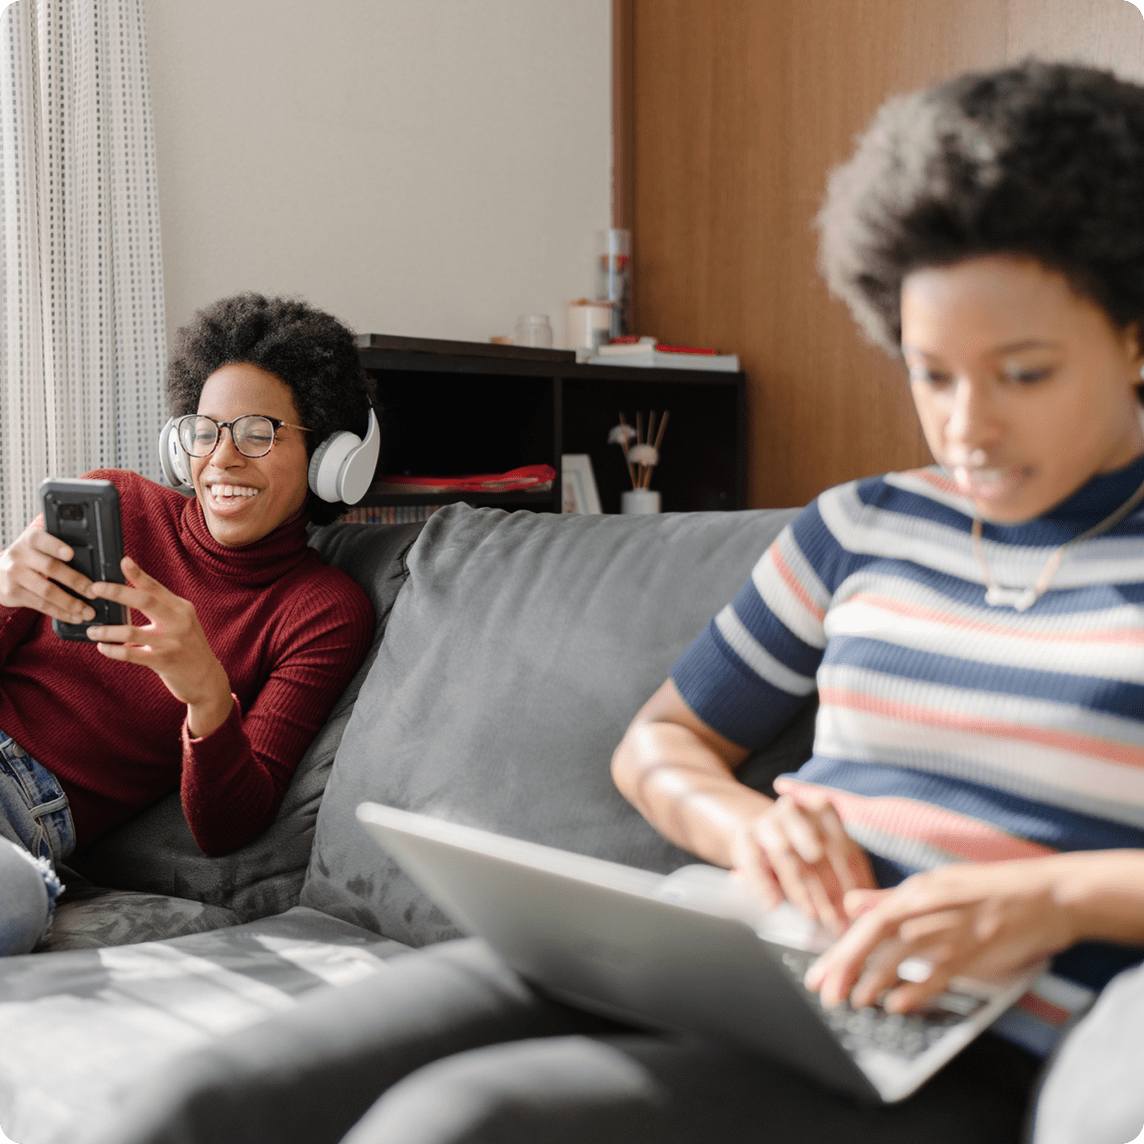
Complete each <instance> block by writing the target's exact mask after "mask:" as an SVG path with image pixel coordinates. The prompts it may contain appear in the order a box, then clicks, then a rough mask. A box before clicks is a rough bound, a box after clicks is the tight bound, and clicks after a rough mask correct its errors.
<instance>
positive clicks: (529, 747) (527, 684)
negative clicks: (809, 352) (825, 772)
mask: <svg viewBox="0 0 1144 1144" xmlns="http://www.w3.org/2000/svg"><path fill="white" fill-rule="evenodd" d="M792 515H793V512H792V511H777V510H772V511H756V512H743V513H693V514H676V515H671V514H669V515H663V516H649V517H620V516H556V515H547V514H541V515H533V514H531V513H514V514H508V513H505V512H502V511H500V510H494V509H477V510H473V509H469V508H467V507H466V506H464V505H455V506H450V507H448V508H445V509H442V510H441V511H440V512H438V513H437V514H436V515H435V516H434V517H432V518H431V520H430V521H429V522H428V524H427V525H426V527H425V530H424V531H423V532H422V534H421V536H420V537H419V538H418V540H417V542H416V544H414V546H413V547H412V548H411V549H410V551H409V554H408V564H409V579H408V580H407V581H406V584H405V587H404V588H403V589H402V592H401V594H400V596H399V597H398V599H397V602H396V603H395V605H394V608H393V611H392V613H391V615H390V621H389V627H388V630H387V632H386V638H385V641H384V642H383V644H382V646H381V649H380V651H379V653H378V657H377V661H376V663H375V664H374V667H373V670H372V671H371V672H370V675H369V678H368V679H367V680H366V682H365V684H364V686H363V687H362V690H361V693H360V695H359V697H358V702H357V704H356V706H355V708H354V712H353V715H352V716H351V718H350V721H349V725H348V726H347V728H346V731H345V734H344V736H343V738H342V744H341V747H340V748H339V751H338V755H337V758H336V761H335V763H334V769H333V773H332V775H331V777H330V782H329V784H328V786H327V788H326V795H325V798H324V799H323V802H322V806H321V810H320V812H319V815H318V826H317V835H316V838H315V846H314V854H313V858H312V860H311V864H310V869H309V872H308V874H307V880H306V884H305V886H304V887H303V890H302V897H301V901H302V903H303V904H304V905H307V906H312V907H314V908H316V909H320V910H324V911H327V912H329V913H331V914H333V915H334V916H335V917H339V918H343V919H345V920H346V921H351V922H354V923H355V924H358V925H360V926H363V927H366V928H370V929H374V930H376V931H378V932H379V933H383V934H385V935H386V936H387V937H392V938H395V939H396V940H398V941H402V942H405V943H407V944H410V945H422V944H425V943H426V942H429V941H436V940H440V939H442V938H444V937H447V936H452V935H453V934H455V933H456V931H455V929H454V928H453V927H452V926H451V925H450V924H449V922H448V921H447V920H446V919H445V918H444V917H443V916H442V915H441V914H440V913H439V912H438V911H437V910H436V909H434V908H433V907H432V906H431V905H430V904H429V903H428V902H427V901H426V899H425V898H424V897H423V896H422V895H421V893H420V892H419V891H418V890H417V889H416V888H415V887H414V886H413V885H412V883H411V882H410V881H409V880H408V879H407V878H406V877H405V876H404V875H403V874H402V873H401V872H400V871H399V870H398V869H397V868H396V866H395V865H394V864H393V863H392V862H391V861H390V860H389V859H388V858H387V857H386V856H385V855H384V854H382V853H381V852H380V851H379V850H377V849H375V848H374V847H373V846H372V845H371V844H370V843H369V842H368V841H366V838H365V835H364V832H363V830H362V828H361V826H360V824H359V823H358V822H357V820H356V819H355V817H354V809H355V808H356V807H357V805H358V803H360V802H362V801H363V800H373V801H377V802H381V803H385V804H387V805H390V806H397V807H402V808H405V809H408V810H414V811H422V812H425V813H428V814H431V815H435V816H437V817H440V818H445V819H451V820H453V821H458V822H465V823H469V824H472V825H475V826H480V827H484V828H486V829H491V830H496V831H498V832H500V833H504V834H509V835H514V836H516V837H520V838H527V839H531V840H534V841H539V842H544V843H548V844H550V845H554V846H559V847H564V848H567V849H570V850H577V851H581V852H584V853H588V854H594V855H597V856H599V857H602V858H609V859H612V860H614V861H618V862H624V863H628V864H631V865H636V866H642V867H645V868H648V869H654V870H662V871H667V870H670V869H674V868H675V867H676V866H678V865H681V864H682V863H683V862H685V861H689V860H693V859H689V857H688V856H687V855H685V854H683V852H682V851H679V850H677V849H676V848H675V847H673V846H671V845H670V844H669V843H667V842H666V841H664V840H663V839H662V838H661V837H660V836H659V835H658V834H656V832H655V831H654V830H652V828H651V827H650V826H648V825H647V823H645V822H644V820H643V819H642V818H641V817H640V816H639V815H638V814H637V813H636V812H635V810H633V809H632V808H631V807H630V806H629V805H628V803H627V802H625V801H624V799H623V798H622V797H621V795H620V794H619V793H618V792H617V791H616V790H615V788H614V786H613V784H612V780H611V777H610V773H609V764H610V760H611V753H612V750H613V748H614V747H615V745H616V743H617V742H618V741H619V739H620V736H621V735H622V733H623V731H624V728H625V727H626V726H627V724H628V722H629V721H630V719H631V717H632V716H633V715H634V714H635V712H636V710H637V709H638V708H639V707H640V706H641V704H642V703H643V702H644V700H646V699H647V697H648V696H649V695H650V694H651V693H652V692H653V691H654V690H655V689H656V687H658V686H659V684H660V683H661V682H662V681H663V680H664V678H665V677H666V675H667V673H668V671H669V669H670V667H671V665H672V663H673V662H674V660H675V658H676V657H677V656H678V655H679V653H680V652H681V651H682V650H683V648H684V647H686V645H687V644H688V643H689V641H690V640H691V639H692V637H693V636H694V635H695V634H696V632H698V631H699V630H700V629H701V628H702V627H703V625H704V624H705V623H706V622H707V621H708V620H709V619H710V618H711V616H712V615H714V614H715V612H716V611H718V609H719V608H720V607H721V606H722V605H723V604H724V603H726V601H727V600H729V599H730V598H731V597H732V596H733V595H734V593H735V592H736V591H737V590H738V588H739V587H740V585H741V584H742V582H743V581H744V579H745V578H746V577H747V575H748V574H749V573H750V570H751V568H752V566H753V565H754V563H755V561H756V559H757V558H758V556H759V555H760V553H761V552H762V551H763V550H764V549H765V548H766V547H767V545H768V544H769V543H770V541H771V540H772V539H773V538H774V536H775V535H776V534H777V533H778V531H779V530H780V528H781V527H782V526H783V525H784V524H785V523H786V522H787V521H788V520H789V519H790V518H791V516H792ZM811 720H812V715H811V713H806V714H805V715H804V716H803V718H801V719H800V720H798V721H797V723H796V725H795V726H793V727H792V728H791V729H789V731H788V734H787V735H786V736H785V737H784V739H783V740H782V742H780V743H779V744H777V745H776V746H775V748H773V749H772V750H771V751H768V752H767V753H766V755H765V757H762V758H760V759H758V760H754V761H753V762H752V763H751V764H750V765H749V766H748V770H747V772H746V773H747V774H748V775H749V776H750V777H751V778H752V781H754V782H756V783H758V784H765V783H768V782H769V781H770V778H772V777H773V775H774V774H776V773H778V772H780V771H782V770H787V769H793V768H795V767H797V766H798V765H799V764H800V763H801V762H802V761H803V760H804V759H805V758H807V757H808V755H809V753H810V740H811Z"/></svg>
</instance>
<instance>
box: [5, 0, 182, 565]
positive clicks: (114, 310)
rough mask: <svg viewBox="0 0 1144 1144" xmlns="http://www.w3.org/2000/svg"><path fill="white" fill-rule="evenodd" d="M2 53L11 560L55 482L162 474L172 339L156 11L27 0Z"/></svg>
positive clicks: (121, 2)
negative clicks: (157, 147)
mask: <svg viewBox="0 0 1144 1144" xmlns="http://www.w3.org/2000/svg"><path fill="white" fill-rule="evenodd" d="M0 53H2V54H0V547H4V546H5V545H6V544H9V543H11V541H12V540H14V539H15V538H16V536H18V535H19V533H20V532H21V531H22V530H23V528H24V526H25V524H26V523H27V522H28V521H30V520H31V519H32V518H33V517H34V516H35V514H36V513H37V512H38V511H39V503H38V496H37V487H38V485H39V483H40V481H41V480H42V479H43V478H44V477H46V476H57V477H76V476H80V475H81V474H82V473H84V472H86V471H88V470H89V469H95V468H125V469H134V470H136V471H137V472H141V473H144V474H145V475H148V476H152V477H155V476H157V470H158V455H157V449H156V441H157V436H158V432H159V429H160V427H161V425H162V420H163V415H162V410H163V395H162V376H163V368H164V361H165V357H166V329H165V324H164V312H163V276H162V262H161V255H160V249H159V210H158V188H157V181H156V175H155V152H154V140H153V134H152V125H151V105H150V96H149V92H148V82H147V57H146V36H145V25H144V12H143V0H16V3H14V4H11V5H9V6H8V7H7V8H4V9H3V10H2V11H0Z"/></svg>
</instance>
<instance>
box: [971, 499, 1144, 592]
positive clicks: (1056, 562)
mask: <svg viewBox="0 0 1144 1144" xmlns="http://www.w3.org/2000/svg"><path fill="white" fill-rule="evenodd" d="M1142 500H1144V484H1141V485H1140V487H1139V488H1138V489H1137V490H1136V491H1135V492H1134V493H1133V494H1132V495H1131V496H1130V497H1129V498H1128V499H1127V500H1126V501H1125V502H1124V503H1123V504H1122V505H1121V506H1120V507H1119V508H1118V509H1117V510H1116V511H1115V512H1114V513H1112V515H1111V516H1106V517H1105V518H1104V520H1102V521H1101V522H1100V523H1099V524H1097V525H1093V527H1092V528H1090V529H1089V530H1088V531H1087V532H1082V533H1081V534H1080V536H1074V537H1073V539H1072V540H1068V541H1066V542H1065V543H1064V544H1062V545H1061V546H1060V548H1058V549H1057V550H1056V551H1055V552H1054V553H1053V554H1052V556H1050V557H1049V559H1048V562H1047V563H1046V564H1045V566H1044V568H1042V569H1041V574H1040V575H1039V576H1038V577H1037V578H1036V580H1034V581H1033V583H1032V584H1030V585H1029V587H1028V588H1002V587H1001V585H1000V584H998V583H997V581H996V580H994V579H993V573H992V572H991V571H990V570H989V563H988V561H987V560H986V559H985V551H984V549H983V548H982V545H981V517H979V516H975V517H974V518H973V530H972V532H971V536H972V538H973V554H974V555H975V556H976V557H977V563H978V564H980V565H981V571H982V572H983V573H984V574H985V602H986V603H987V604H988V605H989V606H990V607H991V608H1006V607H1009V608H1013V609H1014V610H1015V611H1018V612H1027V611H1028V610H1029V609H1030V608H1031V607H1032V606H1033V605H1034V604H1035V603H1036V602H1037V601H1038V600H1039V599H1040V598H1041V597H1042V596H1043V595H1044V594H1045V593H1046V592H1047V591H1048V590H1049V584H1050V583H1051V581H1052V579H1053V576H1054V575H1055V574H1056V571H1057V569H1058V568H1059V567H1060V566H1061V561H1062V560H1063V559H1064V558H1065V553H1066V552H1067V551H1068V550H1069V549H1070V548H1072V546H1073V545H1074V544H1080V542H1081V541H1082V540H1091V539H1092V538H1093V537H1094V536H1099V535H1100V534H1101V533H1102V532H1107V531H1108V530H1109V529H1110V528H1112V527H1113V526H1114V525H1117V524H1119V523H1120V522H1121V521H1122V520H1123V519H1124V518H1125V517H1126V516H1127V515H1128V514H1129V513H1130V512H1131V511H1132V510H1133V509H1134V508H1135V507H1136V506H1137V505H1138V504H1139V503H1140V502H1141V501H1142Z"/></svg>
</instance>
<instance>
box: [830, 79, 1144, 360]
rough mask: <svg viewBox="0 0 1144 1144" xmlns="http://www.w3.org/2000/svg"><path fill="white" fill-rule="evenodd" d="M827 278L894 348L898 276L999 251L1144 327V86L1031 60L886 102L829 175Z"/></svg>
mask: <svg viewBox="0 0 1144 1144" xmlns="http://www.w3.org/2000/svg"><path fill="white" fill-rule="evenodd" d="M818 226H819V228H820V232H821V246H820V260H819V261H820V267H821V269H822V272H823V274H824V276H825V277H826V280H827V283H828V284H829V286H830V288H831V290H832V291H833V292H834V293H835V294H837V295H839V296H840V297H841V298H842V299H843V300H844V301H845V302H846V303H847V304H848V305H849V307H850V311H851V313H852V314H853V316H854V318H855V320H856V321H857V322H858V324H859V325H860V326H861V327H862V329H863V330H864V331H865V332H866V334H867V335H868V336H869V337H870V339H871V340H872V341H874V342H875V343H877V344H878V345H881V346H882V347H883V348H884V349H886V350H888V351H889V352H890V353H893V354H897V353H899V352H900V348H899V342H900V340H901V310H900V299H901V288H902V280H903V279H904V278H905V277H906V276H907V275H908V274H910V273H911V272H912V271H914V270H919V269H922V268H925V267H934V266H949V265H952V264H953V263H955V262H959V261H961V260H963V259H966V258H972V257H980V256H985V255H990V254H1008V255H1015V256H1018V257H1027V258H1032V259H1035V260H1036V261H1037V262H1039V263H1040V264H1041V265H1042V266H1044V267H1045V268H1046V269H1050V270H1054V271H1056V272H1058V273H1060V274H1062V275H1063V276H1064V277H1065V279H1066V280H1067V281H1068V283H1069V285H1070V286H1071V288H1072V289H1073V291H1074V292H1075V293H1076V294H1077V295H1078V296H1080V297H1083V298H1086V299H1088V300H1089V301H1091V302H1093V303H1094V304H1096V305H1097V306H1099V307H1100V308H1101V309H1102V310H1103V311H1104V312H1105V313H1106V314H1107V316H1108V317H1109V319H1110V320H1111V321H1112V322H1113V323H1114V325H1116V326H1117V327H1119V328H1121V329H1124V328H1127V327H1128V326H1129V325H1130V324H1132V323H1139V324H1140V327H1141V329H1144V87H1140V86H1138V85H1137V84H1134V83H1129V82H1127V81H1125V80H1122V79H1119V78H1117V77H1116V76H1115V75H1113V74H1112V73H1111V72H1107V71H1100V70H1097V69H1095V68H1089V67H1083V66H1080V65H1074V64H1050V63H1042V62H1038V61H1027V62H1026V63H1024V64H1021V65H1019V66H1016V67H1009V68H1003V69H1000V70H997V71H990V72H977V73H970V74H968V75H963V76H960V77H958V78H956V79H953V80H950V81H948V82H946V83H943V84H940V85H938V86H937V87H933V88H930V89H928V90H923V91H919V92H915V93H913V94H912V95H906V96H902V97H898V98H894V99H891V100H890V101H889V102H888V103H886V104H885V105H884V106H883V107H882V108H881V110H880V111H879V112H878V113H877V114H876V115H875V117H874V119H873V121H872V123H871V125H870V126H869V128H868V129H867V131H866V132H865V134H863V135H862V136H861V137H860V138H859V141H858V145H857V149H856V151H855V154H854V156H853V157H852V158H851V159H850V160H849V161H848V162H847V163H845V164H844V165H843V166H841V167H839V168H837V169H836V170H835V171H834V172H833V173H832V174H831V176H830V179H829V183H828V187H827V195H826V202H825V205H824V207H823V209H822V211H821V213H820V214H819V216H818Z"/></svg>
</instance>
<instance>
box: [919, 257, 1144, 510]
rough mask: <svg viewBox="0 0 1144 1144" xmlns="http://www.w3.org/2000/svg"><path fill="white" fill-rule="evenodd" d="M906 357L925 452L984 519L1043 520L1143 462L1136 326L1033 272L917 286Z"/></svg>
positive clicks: (958, 272)
mask: <svg viewBox="0 0 1144 1144" xmlns="http://www.w3.org/2000/svg"><path fill="white" fill-rule="evenodd" d="M902 356H903V358H904V359H905V362H906V368H907V369H908V370H909V375H910V388H911V391H912V393H913V398H914V404H915V405H916V406H917V410H918V416H919V418H920V419H921V423H922V430H923V432H924V433H925V437H926V443H927V444H928V445H929V447H930V451H931V452H932V453H933V455H934V458H935V459H936V460H937V461H938V463H939V464H941V465H944V466H946V467H947V468H948V469H950V470H951V471H952V473H953V475H954V478H955V479H956V481H957V484H958V487H959V488H960V490H961V491H962V493H964V494H965V495H966V496H968V497H969V498H970V499H971V500H972V501H973V503H974V505H975V507H976V508H977V511H978V512H979V513H980V514H981V516H982V517H984V518H985V519H986V520H991V521H995V522H997V523H1001V524H1014V523H1018V522H1020V521H1025V520H1030V519H1032V518H1033V517H1035V516H1040V515H1041V514H1043V513H1045V512H1047V511H1048V510H1049V509H1051V508H1053V507H1054V506H1055V505H1057V504H1060V502H1061V501H1063V500H1065V499H1066V498H1067V497H1069V496H1070V495H1071V494H1072V493H1074V492H1076V490H1077V489H1079V488H1080V487H1081V486H1082V485H1083V484H1085V483H1086V482H1087V481H1088V480H1089V479H1090V478H1092V477H1093V476H1095V475H1096V474H1097V473H1103V472H1109V471H1111V470H1113V469H1118V468H1121V467H1123V466H1124V465H1127V464H1129V463H1130V462H1131V461H1132V460H1134V459H1135V458H1136V457H1137V456H1139V454H1140V453H1141V452H1144V431H1142V429H1141V423H1140V418H1139V416H1138V412H1137V410H1138V406H1137V400H1136V386H1137V385H1139V384H1140V365H1141V360H1142V359H1141V355H1140V352H1139V348H1138V344H1137V336H1136V329H1135V327H1130V328H1129V329H1127V330H1120V329H1118V328H1117V327H1116V326H1115V325H1114V324H1113V323H1112V321H1111V320H1110V319H1109V318H1108V316H1107V314H1106V313H1105V312H1104V310H1102V309H1101V308H1100V307H1099V306H1097V305H1096V304H1095V303H1093V302H1090V301H1088V300H1087V299H1086V298H1082V297H1080V296H1079V295H1077V294H1076V293H1074V292H1073V290H1072V289H1071V288H1070V286H1069V284H1068V282H1067V280H1066V279H1065V278H1064V277H1063V276H1062V275H1061V274H1058V273H1056V272H1055V271H1050V270H1047V269H1045V268H1044V267H1043V266H1042V265H1041V264H1040V263H1038V262H1035V261H1031V260H1027V259H1018V258H1013V257H1008V256H1001V255H997V256H990V257H986V258H971V259H967V260H966V261H964V262H959V263H956V264H954V265H952V266H947V267H935V268H929V269H924V270H918V271H915V272H914V273H912V274H910V275H908V276H907V278H906V279H905V281H904V282H903V284H902Z"/></svg>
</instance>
